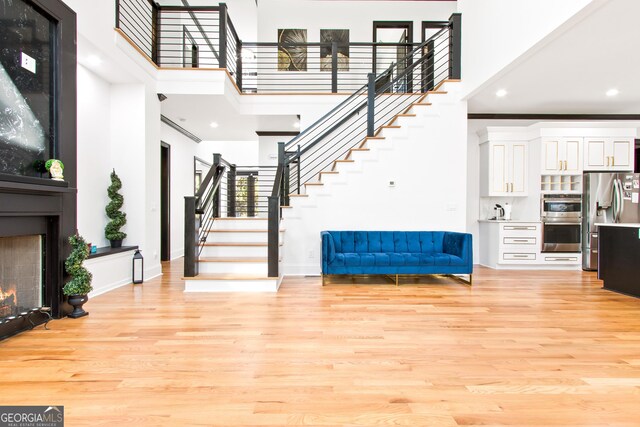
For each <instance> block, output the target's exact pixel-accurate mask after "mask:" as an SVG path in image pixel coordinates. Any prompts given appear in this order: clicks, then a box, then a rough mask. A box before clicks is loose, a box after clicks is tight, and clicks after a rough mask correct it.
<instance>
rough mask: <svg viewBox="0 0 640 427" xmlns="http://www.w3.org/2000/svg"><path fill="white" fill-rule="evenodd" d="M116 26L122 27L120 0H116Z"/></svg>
mask: <svg viewBox="0 0 640 427" xmlns="http://www.w3.org/2000/svg"><path fill="white" fill-rule="evenodd" d="M116 28H120V0H116Z"/></svg>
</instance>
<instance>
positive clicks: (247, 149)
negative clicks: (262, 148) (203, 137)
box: [196, 135, 258, 166]
mask: <svg viewBox="0 0 640 427" xmlns="http://www.w3.org/2000/svg"><path fill="white" fill-rule="evenodd" d="M214 153H219V154H222V158H223V159H224V160H226V161H228V162H229V163H231V164H235V165H239V166H251V165H257V164H258V136H257V135H256V140H255V141H202V142H201V143H200V144H198V148H197V152H196V156H198V157H200V158H201V159H202V160H205V161H207V162H209V163H212V162H213V154H214Z"/></svg>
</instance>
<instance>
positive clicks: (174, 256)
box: [170, 248, 184, 261]
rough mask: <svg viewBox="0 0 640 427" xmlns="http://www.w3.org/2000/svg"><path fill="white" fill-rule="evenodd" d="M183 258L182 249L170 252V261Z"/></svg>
mask: <svg viewBox="0 0 640 427" xmlns="http://www.w3.org/2000/svg"><path fill="white" fill-rule="evenodd" d="M183 256H184V248H180V249H176V250H175V251H171V255H170V258H171V261H173V260H174V259H178V258H182V257H183Z"/></svg>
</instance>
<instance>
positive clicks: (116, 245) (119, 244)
mask: <svg viewBox="0 0 640 427" xmlns="http://www.w3.org/2000/svg"><path fill="white" fill-rule="evenodd" d="M109 242H111V247H112V248H120V247H122V239H119V240H109Z"/></svg>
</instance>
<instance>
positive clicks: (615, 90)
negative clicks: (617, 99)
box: [607, 89, 620, 96]
mask: <svg viewBox="0 0 640 427" xmlns="http://www.w3.org/2000/svg"><path fill="white" fill-rule="evenodd" d="M619 93H620V91H619V90H618V89H609V90H608V91H607V96H616V95H617V94H619Z"/></svg>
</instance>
